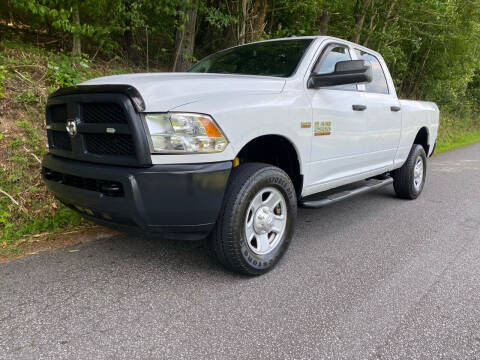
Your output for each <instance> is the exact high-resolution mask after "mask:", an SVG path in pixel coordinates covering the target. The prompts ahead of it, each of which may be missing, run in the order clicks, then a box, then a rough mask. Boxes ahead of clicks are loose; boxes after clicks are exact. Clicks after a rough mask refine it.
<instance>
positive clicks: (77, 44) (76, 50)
mask: <svg viewBox="0 0 480 360" xmlns="http://www.w3.org/2000/svg"><path fill="white" fill-rule="evenodd" d="M73 24H74V25H75V28H76V29H74V31H73V46H72V55H73V56H81V55H82V43H81V40H80V36H79V35H78V32H79V30H80V26H81V25H80V11H79V10H78V2H75V3H74V4H73Z"/></svg>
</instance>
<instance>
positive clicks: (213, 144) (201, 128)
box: [145, 113, 228, 153]
mask: <svg viewBox="0 0 480 360" xmlns="http://www.w3.org/2000/svg"><path fill="white" fill-rule="evenodd" d="M145 121H146V123H147V126H148V130H149V131H150V137H151V138H152V146H153V152H155V153H210V152H222V151H223V150H224V149H225V147H226V146H227V144H228V141H227V139H226V138H225V136H224V135H223V134H222V132H221V131H220V129H219V128H218V126H217V125H216V124H215V121H214V120H213V119H212V118H211V117H210V116H208V115H202V114H191V113H162V114H146V115H145Z"/></svg>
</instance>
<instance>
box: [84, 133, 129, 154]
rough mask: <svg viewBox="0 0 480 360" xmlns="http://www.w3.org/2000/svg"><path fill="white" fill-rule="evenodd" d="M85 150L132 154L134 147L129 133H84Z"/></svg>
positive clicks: (96, 152) (99, 152)
mask: <svg viewBox="0 0 480 360" xmlns="http://www.w3.org/2000/svg"><path fill="white" fill-rule="evenodd" d="M84 138H85V145H86V147H87V151H88V152H89V153H93V154H103V155H123V156H134V155H135V148H134V145H133V139H132V136H131V135H127V134H84Z"/></svg>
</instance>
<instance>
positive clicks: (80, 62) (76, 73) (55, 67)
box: [47, 55, 89, 87]
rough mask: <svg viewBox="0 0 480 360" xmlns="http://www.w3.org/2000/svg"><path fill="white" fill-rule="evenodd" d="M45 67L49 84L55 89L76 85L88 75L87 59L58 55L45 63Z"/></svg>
mask: <svg viewBox="0 0 480 360" xmlns="http://www.w3.org/2000/svg"><path fill="white" fill-rule="evenodd" d="M47 67H48V69H49V71H48V76H49V78H50V79H51V84H52V85H54V86H56V87H65V86H72V85H76V84H77V83H79V82H81V81H82V80H84V79H85V75H87V74H89V71H88V70H89V64H88V60H87V59H83V58H71V57H69V56H66V55H59V56H58V57H56V58H54V59H52V60H51V61H49V62H48V63H47Z"/></svg>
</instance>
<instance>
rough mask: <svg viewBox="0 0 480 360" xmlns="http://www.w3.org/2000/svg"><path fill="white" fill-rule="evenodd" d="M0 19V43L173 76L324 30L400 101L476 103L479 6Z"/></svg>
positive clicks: (283, 0) (116, 2)
mask: <svg viewBox="0 0 480 360" xmlns="http://www.w3.org/2000/svg"><path fill="white" fill-rule="evenodd" d="M0 18H1V19H2V21H1V22H2V25H3V29H2V36H3V37H5V38H7V37H9V36H16V37H24V38H26V39H28V40H29V41H31V42H33V43H36V44H39V45H40V46H44V47H48V48H55V49H57V50H59V51H62V52H65V53H67V52H71V53H72V54H73V55H74V56H81V54H87V55H88V56H89V57H90V58H98V57H101V58H104V59H113V58H121V59H122V60H124V61H126V62H130V63H134V64H135V65H137V66H138V65H140V66H142V67H143V68H145V69H151V68H157V69H164V70H174V71H182V70H185V69H187V68H188V67H189V66H191V64H192V63H193V62H194V61H195V60H196V59H199V58H202V57H203V56H205V55H207V54H209V53H211V52H214V51H217V50H220V49H222V48H225V47H229V46H233V45H238V44H243V43H245V42H251V41H255V40H260V39H269V38H276V37H283V36H293V35H297V36H299V35H312V34H328V35H333V36H337V37H341V38H347V39H350V40H352V41H353V42H356V43H360V44H363V45H365V46H368V47H370V48H372V49H375V50H377V51H379V52H381V53H382V54H383V55H384V56H385V59H386V61H387V63H388V65H389V66H390V69H391V70H392V73H393V77H394V79H395V83H396V85H397V88H398V90H399V93H400V95H401V96H404V97H409V98H423V99H427V100H433V101H436V102H438V103H439V104H440V105H445V106H448V107H449V109H451V110H454V109H456V110H458V107H462V108H464V107H471V106H474V105H475V106H476V105H478V103H479V102H480V100H479V99H480V95H479V86H480V80H479V79H477V77H476V74H477V73H478V69H479V67H480V57H479V52H480V49H479V46H478V42H479V39H480V36H479V35H480V1H478V0H422V1H417V0H401V1H400V0H344V1H336V0H302V1H297V0H160V1H158V0H94V1H93V0H83V1H76V0H6V1H4V2H2V4H1V5H0ZM9 30H15V31H14V32H12V31H9ZM19 30H20V32H19Z"/></svg>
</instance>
